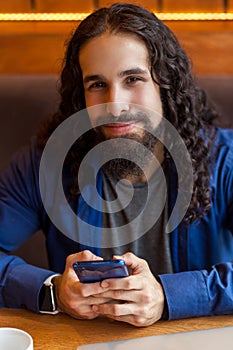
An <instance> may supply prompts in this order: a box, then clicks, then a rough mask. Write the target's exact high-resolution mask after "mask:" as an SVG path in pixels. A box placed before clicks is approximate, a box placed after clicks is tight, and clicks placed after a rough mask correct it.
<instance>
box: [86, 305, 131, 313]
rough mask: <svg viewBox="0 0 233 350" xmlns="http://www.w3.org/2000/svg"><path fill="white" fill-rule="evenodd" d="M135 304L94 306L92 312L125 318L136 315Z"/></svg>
mask: <svg viewBox="0 0 233 350" xmlns="http://www.w3.org/2000/svg"><path fill="white" fill-rule="evenodd" d="M134 306H135V305H134V304H133V303H125V304H118V303H117V304H100V305H93V306H92V311H93V312H95V313H98V314H101V315H112V316H124V315H133V314H135V307H134Z"/></svg>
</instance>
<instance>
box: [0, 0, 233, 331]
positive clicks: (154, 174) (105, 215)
mask: <svg viewBox="0 0 233 350" xmlns="http://www.w3.org/2000/svg"><path fill="white" fill-rule="evenodd" d="M84 108H87V113H88V115H86V117H87V119H88V117H89V118H90V122H91V126H92V128H91V127H90V128H86V129H85V128H84V129H85V130H84V129H83V135H81V137H80V138H79V139H78V140H77V141H76V142H75V143H74V145H73V146H72V147H71V149H70V151H69V152H68V154H67V157H66V159H65V163H64V169H63V171H62V173H63V178H62V181H63V187H64V191H65V193H66V198H67V201H68V202H69V204H70V206H71V207H72V209H73V212H75V213H76V215H77V217H79V218H80V219H81V220H79V222H78V223H79V224H80V222H81V223H82V224H83V222H85V223H86V224H87V225H86V226H85V224H83V225H84V226H82V224H80V226H78V225H79V224H78V225H76V226H77V227H76V226H75V227H76V228H75V230H73V231H77V232H78V237H79V239H77V240H76V239H75V238H74V237H73V236H72V237H71V235H70V234H68V233H67V232H69V229H70V226H72V225H73V222H72V220H68V219H67V217H66V213H68V211H65V207H64V206H63V202H62V201H58V202H55V198H56V195H57V193H55V192H56V189H57V188H58V187H59V180H60V178H59V179H58V181H57V182H56V177H54V178H52V179H53V181H51V183H48V184H47V183H46V182H45V184H44V183H43V180H42V188H41V182H40V183H39V163H40V161H41V164H42V165H43V164H46V166H47V165H48V166H49V163H50V160H51V162H52V163H53V158H49V161H48V162H47V163H46V160H45V161H44V159H45V158H44V154H46V153H47V150H48V149H50V146H51V145H52V146H51V147H52V148H53V146H54V145H55V146H56V147H54V149H53V150H54V153H53V154H54V157H55V158H56V154H55V153H56V152H57V151H56V150H57V147H58V148H59V147H61V148H64V147H65V145H64V144H63V140H61V139H59V138H58V137H57V134H56V132H59V130H60V129H59V128H57V129H56V127H57V126H62V125H63V124H64V123H63V122H69V121H70V120H72V115H73V114H75V113H78V112H79V111H81V110H82V109H84ZM151 111H154V112H151ZM78 114H79V113H78ZM215 116H216V114H215V112H214V111H213V110H212V109H211V108H210V107H209V106H208V104H207V102H206V98H205V94H204V92H203V91H202V90H201V89H199V88H198V87H197V86H196V84H195V82H194V79H193V77H192V74H191V69H190V64H189V60H188V58H187V56H186V54H185V53H184V51H183V50H182V48H181V47H180V45H179V44H178V42H177V40H176V38H175V37H174V35H173V34H172V33H171V32H170V30H169V29H168V28H167V27H166V26H165V25H164V24H163V23H162V22H161V21H159V20H158V19H157V18H156V17H155V16H154V15H153V14H151V13H149V12H148V11H146V10H144V9H143V8H141V7H137V6H134V5H129V4H115V5H112V6H111V7H109V8H103V9H100V10H98V11H96V12H95V13H93V14H92V15H90V16H89V17H87V18H86V19H85V20H84V21H83V22H82V23H81V24H80V25H79V27H78V29H77V30H76V32H75V33H74V35H73V37H72V39H71V40H70V43H69V45H68V48H67V53H66V58H65V65H64V69H63V71H62V74H61V104H60V108H59V111H58V113H57V114H56V115H55V116H54V117H53V118H52V119H51V120H50V121H48V123H47V125H46V126H45V127H44V128H43V129H41V131H40V132H39V133H38V135H37V138H36V139H33V140H32V143H31V144H30V147H29V148H28V149H27V150H25V151H24V152H23V153H22V152H21V153H20V154H18V155H17V156H16V157H15V158H14V159H13V160H12V163H11V166H10V167H9V168H8V169H6V171H5V172H4V173H3V174H2V175H1V183H0V196H1V197H0V200H1V203H0V213H1V227H0V242H1V248H2V253H1V255H0V257H1V265H0V266H1V294H0V295H1V297H0V304H1V306H6V307H18V308H20V307H24V308H28V309H31V310H33V311H35V312H40V311H41V312H49V311H51V312H52V313H56V312H57V310H60V311H62V312H65V313H67V314H69V315H71V316H73V317H75V318H88V319H93V318H96V317H98V315H104V316H106V317H109V318H112V319H114V320H119V321H123V322H127V323H130V324H133V325H135V326H147V325H150V324H153V323H154V322H156V321H157V320H159V319H161V318H168V319H174V318H181V317H194V316H201V315H215V314H231V313H233V266H232V257H233V239H232V232H233V220H232V217H233V215H232V211H233V204H232V198H233V196H232V192H233V186H232V181H233V167H232V156H233V153H232V146H231V140H232V136H233V133H232V131H230V130H225V131H223V130H219V129H216V128H215V127H214V126H213V125H212V120H213V118H214V117H215ZM83 120H84V119H82V118H81V117H80V119H78V122H77V129H78V130H79V129H80V128H82V125H83V123H84V121H83ZM163 120H166V121H167V122H169V124H172V125H173V128H174V129H176V130H177V131H178V133H179V136H180V137H181V138H182V140H183V141H184V144H185V146H186V148H187V150H188V152H189V155H190V157H187V160H188V159H190V161H191V167H192V169H191V170H192V171H191V173H189V174H191V175H190V176H191V177H189V176H185V175H186V173H185V174H183V176H182V181H183V182H181V183H182V184H185V183H186V182H187V181H188V182H192V180H193V186H192V193H191V197H190V199H191V200H190V203H189V205H188V208H187V212H186V214H184V215H183V220H182V222H178V221H177V225H175V226H172V232H170V233H169V234H168V233H166V232H167V231H166V224H167V221H168V218H169V216H170V214H171V213H172V210H173V209H174V205H175V202H176V200H177V198H178V196H179V190H180V189H179V188H178V187H179V184H180V183H179V179H178V177H179V174H178V173H179V168H180V164H179V160H178V161H177V163H176V161H174V160H173V159H172V158H173V155H174V156H177V153H178V157H177V158H179V157H180V158H181V160H180V163H186V162H184V161H183V158H182V157H181V153H179V152H181V148H182V147H183V146H180V145H178V147H177V148H176V142H175V141H176V140H174V139H173V137H170V139H169V135H170V134H169V133H167V132H166V128H165V129H164V128H163ZM57 130H58V131H57ZM84 131H85V133H84ZM159 131H161V133H159ZM53 132H54V133H53ZM72 132H73V130H72V129H69V134H68V138H72ZM51 134H52V138H49V137H50V135H51ZM168 134H169V135H168ZM171 135H172V134H171ZM171 135H170V136H171ZM54 139H55V144H54V145H53V140H54ZM47 140H48V143H47V144H46V142H47ZM51 140H52V141H51ZM119 140H120V142H119ZM127 140H128V141H129V142H128V143H127ZM169 140H170V141H169ZM109 141H110V142H109ZM105 142H108V143H107V144H106V143H105ZM135 142H136V143H135ZM101 144H103V145H108V146H106V147H102V148H101ZM136 144H137V145H136ZM138 144H139V146H138ZM167 144H169V147H170V146H171V148H169V147H168V149H167V147H166V146H167ZM45 145H46V146H45ZM47 145H49V146H47ZM63 146H64V147H63ZM96 147H97V148H96ZM134 147H138V148H134ZM140 147H141V148H140ZM142 147H143V149H147V150H148V151H145V153H143V155H142V156H141V158H140V162H139V164H136V165H135V162H136V163H137V158H138V156H140V154H141V151H142ZM173 147H174V148H173ZM116 148H117V151H116V153H114V152H115V150H116ZM126 148H127V150H126V153H125V154H126V156H125V158H126V159H122V158H124V157H123V156H124V151H125V149H126ZM95 149H97V153H94V156H93V157H92V158H93V159H94V162H95V161H97V162H98V158H99V157H100V158H101V156H102V155H103V158H104V159H105V160H107V161H105V162H103V163H102V164H101V170H100V171H98V173H97V174H96V177H97V182H98V183H97V187H98V193H97V192H96V196H93V195H90V196H89V197H88V194H89V193H92V192H91V190H90V188H91V186H90V183H91V180H90V179H91V176H90V174H91V171H90V172H89V171H86V172H84V171H83V170H82V168H81V167H82V163H83V160H85V159H86V158H85V157H87V156H88V154H89V152H90V151H91V150H95ZM174 149H175V151H174ZM42 152H43V153H42ZM105 152H106V153H105ZM112 152H113V153H114V156H113V157H112V159H110V155H111V153H112ZM148 152H149V153H148ZM102 153H103V154H102ZM96 155H99V157H97V156H96ZM41 157H42V158H41ZM59 157H60V156H59ZM59 157H58V158H59ZM155 157H156V159H157V163H156V164H154V158H155ZM132 160H133V161H132ZM44 162H45V163H44ZM55 163H56V161H55ZM174 163H175V164H174ZM141 164H142V166H141ZM91 165H92V164H91ZM46 166H45V167H44V168H43V166H41V167H42V175H43V176H45V177H46V176H47V175H46V171H45V173H44V172H43V171H44V170H46ZM183 166H186V164H183ZM41 167H40V169H41ZM140 168H142V169H140ZM161 168H162V171H163V173H164V174H165V178H166V183H167V185H168V195H167V200H165V201H164V208H163V210H161V213H160V215H158V218H157V220H154V222H153V220H152V225H150V227H149V228H148V230H147V232H145V233H143V234H141V230H143V227H144V225H145V224H146V223H147V219H148V220H149V219H150V218H152V219H153V217H154V216H156V215H155V212H156V208H157V206H158V205H159V204H160V202H161V201H163V200H164V193H163V191H162V192H161V193H160V192H159V191H160V189H161V188H162V189H163V187H164V183H163V180H162V177H161V176H160V175H161V174H162V172H160V171H159V169H161ZM98 170H99V168H98ZM186 170H187V171H188V167H185V172H186ZM47 172H48V173H51V172H52V171H49V169H47ZM40 175H41V174H40ZM192 175H193V177H192ZM43 176H41V178H42V179H43ZM48 176H49V175H48ZM85 177H87V178H88V180H87V181H86V183H85V186H83V188H84V189H82V188H81V186H80V183H79V182H78V180H79V178H81V180H82V179H83V178H85ZM185 177H187V179H185ZM123 179H124V180H123ZM119 180H121V181H119ZM185 180H187V181H186V182H185ZM54 182H56V183H55V184H54ZM89 182H90V183H89ZM148 183H149V184H152V187H149V185H148ZM50 185H51V186H52V187H54V188H55V190H54V191H55V192H53V190H52V189H51V188H50ZM127 187H130V188H131V189H132V188H133V191H134V193H133V197H132V205H130V204H129V205H128V203H126V202H124V200H125V199H124V193H125V192H126V188H127ZM48 189H49V191H48ZM85 189H86V192H85ZM119 193H122V195H121V196H120V195H119V196H118V194H119ZM127 193H128V191H127ZM100 194H102V199H100V198H99V196H100ZM147 194H148V198H149V199H148V200H147V199H146V198H147ZM85 195H87V197H85ZM96 197H98V199H96ZM118 197H119V198H118ZM62 198H63V197H62ZM85 198H90V199H91V201H92V202H99V201H101V203H102V201H103V199H104V200H105V201H103V203H104V204H105V205H106V206H107V208H108V209H109V210H102V212H101V210H99V209H100V208H99V207H96V208H94V209H93V208H91V205H90V204H88V203H86V200H85ZM47 199H48V203H49V204H48V203H47V202H46V200H47ZM116 199H117V200H118V199H119V202H120V204H119V207H118V209H119V210H118V211H117V212H114V211H113V210H112V205H113V204H114V203H115V202H116V201H115V202H114V200H116ZM121 200H122V201H121ZM147 201H148V202H149V210H147V215H146V219H145V220H144V221H143V225H141V226H140V223H139V224H137V225H133V224H132V225H128V224H129V223H130V224H131V221H132V222H133V221H134V219H135V216H137V215H139V214H138V212H139V211H140V210H142V209H143V208H144V206H145V205H146V202H147ZM113 202H114V203H113ZM141 202H142V203H141ZM101 205H102V204H101ZM45 208H47V210H45ZM51 208H52V210H51V212H50V209H51ZM101 208H103V207H101ZM105 209H106V208H105ZM54 212H55V217H56V219H57V220H59V219H60V218H61V221H62V224H64V225H65V226H64V227H65V229H64V230H59V229H58V227H59V224H57V222H54V221H56V219H55V220H54V217H53V220H52V219H51V217H52V216H53V213H54ZM135 213H136V214H135ZM56 215H57V216H56ZM67 215H68V214H67ZM88 225H89V226H91V227H92V228H93V227H95V228H97V229H98V228H100V227H101V228H103V232H104V228H107V229H109V228H111V229H112V230H113V231H112V232H114V235H113V234H112V235H111V234H110V235H109V237H110V238H109V237H108V242H107V243H108V244H102V243H101V244H100V245H99V246H98V244H97V243H96V242H95V244H92V243H91V241H89V239H86V237H87V236H88V235H89V232H88V230H86V227H89V226H88ZM124 225H127V235H126V236H127V237H126V238H127V239H126V242H124V244H120V243H119V242H118V243H119V244H118V243H117V242H116V239H115V235H117V231H118V229H119V230H120V228H121V227H122V226H124ZM38 228H42V229H43V231H44V232H45V235H46V239H47V248H48V255H49V262H50V265H51V271H46V270H42V269H39V268H36V267H33V266H29V265H27V264H25V263H24V262H23V261H22V260H21V259H18V258H17V257H9V256H8V255H7V252H8V251H10V250H13V249H14V248H15V247H16V246H17V245H19V244H20V243H21V242H23V241H24V240H25V239H26V238H27V237H29V236H30V235H32V234H33V232H35V231H36V230H37V229H38ZM64 231H65V232H64ZM71 231H72V229H71ZM73 231H72V232H73ZM107 232H110V231H107ZM90 236H91V235H90ZM88 237H89V236H88ZM97 237H99V236H98V235H97ZM120 239H121V236H119V240H120ZM105 243H106V242H105ZM112 255H114V258H116V257H118V256H119V255H120V257H121V258H122V259H124V261H125V263H126V265H127V266H128V267H129V269H130V272H131V275H130V276H129V277H127V278H122V279H111V280H105V281H103V282H101V283H99V282H98V283H90V284H82V283H80V282H79V280H78V278H77V276H76V274H75V272H74V270H73V267H72V265H73V263H74V262H76V261H77V260H99V259H103V258H104V259H106V258H111V257H112ZM230 261H231V262H230ZM56 274H57V275H56ZM51 281H52V283H51ZM47 286H48V287H49V288H47ZM50 286H51V287H50ZM52 287H53V292H54V293H55V294H54V295H53V296H55V299H56V300H55V303H54V301H53V299H51V295H50V294H49V295H47V294H46V293H47V291H48V290H49V293H50V292H51V288H52ZM16 288H17V289H16ZM16 290H17V293H16ZM47 296H48V297H49V300H48V301H51V309H50V307H49V305H48V304H47V303H46V301H47ZM55 304H56V305H55Z"/></svg>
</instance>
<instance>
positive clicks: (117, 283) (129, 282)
mask: <svg viewBox="0 0 233 350" xmlns="http://www.w3.org/2000/svg"><path fill="white" fill-rule="evenodd" d="M100 286H101V287H102V288H103V290H141V289H142V288H143V286H144V285H143V279H142V278H138V276H134V275H131V276H129V277H122V278H111V279H106V280H103V281H102V282H101V283H100Z"/></svg>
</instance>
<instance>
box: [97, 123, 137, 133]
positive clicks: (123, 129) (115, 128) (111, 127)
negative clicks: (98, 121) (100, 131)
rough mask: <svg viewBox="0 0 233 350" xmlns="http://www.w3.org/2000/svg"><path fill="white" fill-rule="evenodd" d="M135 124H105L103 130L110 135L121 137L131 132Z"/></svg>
mask: <svg viewBox="0 0 233 350" xmlns="http://www.w3.org/2000/svg"><path fill="white" fill-rule="evenodd" d="M135 125H136V122H135V121H132V122H125V123H111V124H105V125H104V126H103V127H104V129H105V130H106V131H107V132H108V133H110V134H112V135H123V134H127V133H129V132H132V131H133V129H134V128H135Z"/></svg>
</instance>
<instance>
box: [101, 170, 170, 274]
mask: <svg viewBox="0 0 233 350" xmlns="http://www.w3.org/2000/svg"><path fill="white" fill-rule="evenodd" d="M164 181H165V182H166V180H165V176H164V173H163V172H160V171H157V172H156V173H155V174H154V175H153V176H152V177H151V178H150V180H149V184H148V183H147V182H146V183H139V184H136V185H134V186H133V187H132V186H130V185H129V183H128V182H127V181H125V180H123V181H122V182H120V183H118V185H117V189H116V181H114V180H113V179H109V178H107V177H106V176H104V177H103V197H104V199H105V200H106V203H105V205H104V211H105V213H104V214H103V227H108V228H112V227H113V228H116V227H120V226H122V225H125V224H127V229H126V234H125V235H124V237H122V236H120V235H119V236H117V237H116V232H117V231H116V230H114V232H112V235H113V234H114V247H113V246H110V248H102V250H101V256H102V257H103V258H104V259H111V258H112V255H113V254H115V255H121V254H123V253H126V252H129V251H130V252H132V253H134V254H135V255H137V256H138V257H141V258H143V259H145V260H146V261H147V262H148V264H149V266H150V269H151V271H152V273H153V274H154V275H156V274H163V273H172V272H173V266H172V260H171V252H170V235H169V234H167V233H165V225H166V222H167V205H166V189H167V187H166V183H165V182H164ZM127 196H128V197H129V199H128V202H129V203H127ZM130 199H131V200H130ZM140 213H141V215H142V216H141V217H140V218H139V219H138V220H137V218H138V216H139V215H140ZM144 231H146V232H145V233H144ZM110 232H111V231H110ZM117 234H118V233H117ZM122 239H123V241H124V242H125V244H121V243H122ZM108 241H110V242H111V233H110V238H109V240H108ZM116 241H117V243H116Z"/></svg>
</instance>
